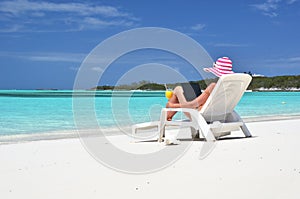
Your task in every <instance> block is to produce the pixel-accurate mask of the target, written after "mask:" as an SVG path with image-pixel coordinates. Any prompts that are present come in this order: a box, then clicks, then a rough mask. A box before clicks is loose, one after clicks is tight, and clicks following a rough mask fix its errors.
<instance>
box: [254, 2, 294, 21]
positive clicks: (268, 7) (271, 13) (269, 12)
mask: <svg viewBox="0 0 300 199" xmlns="http://www.w3.org/2000/svg"><path fill="white" fill-rule="evenodd" d="M296 1H297V0H267V1H265V2H264V3H260V4H252V5H250V6H251V7H253V8H254V9H256V10H258V11H260V12H261V13H262V14H263V15H265V16H268V17H271V18H273V17H277V16H278V15H279V14H278V12H279V9H280V8H282V7H284V6H285V4H287V5H291V4H294V3H295V2H296Z"/></svg>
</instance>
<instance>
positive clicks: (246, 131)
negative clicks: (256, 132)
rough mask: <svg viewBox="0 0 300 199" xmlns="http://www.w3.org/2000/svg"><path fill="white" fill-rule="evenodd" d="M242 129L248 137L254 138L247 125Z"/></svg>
mask: <svg viewBox="0 0 300 199" xmlns="http://www.w3.org/2000/svg"><path fill="white" fill-rule="evenodd" d="M241 129H242V131H243V133H244V134H245V136H246V137H252V135H251V133H250V131H249V129H248V128H247V126H246V124H243V126H241Z"/></svg>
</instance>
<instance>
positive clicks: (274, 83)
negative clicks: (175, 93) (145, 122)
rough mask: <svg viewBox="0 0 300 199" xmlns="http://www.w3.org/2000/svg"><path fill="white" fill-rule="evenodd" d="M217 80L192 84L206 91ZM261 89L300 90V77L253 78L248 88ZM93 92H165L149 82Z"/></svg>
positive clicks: (104, 86)
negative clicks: (196, 84) (197, 84)
mask: <svg viewBox="0 0 300 199" xmlns="http://www.w3.org/2000/svg"><path fill="white" fill-rule="evenodd" d="M216 80H217V79H209V80H205V81H204V80H200V81H191V82H192V83H199V85H200V88H201V89H205V88H206V87H207V85H209V83H211V82H213V81H216ZM177 85H180V83H175V84H168V87H169V88H175V86H177ZM260 88H265V89H270V88H279V89H281V90H285V89H289V88H300V75H297V76H276V77H253V78H252V81H251V83H250V85H249V87H248V89H249V90H259V89H260ZM92 89H93V90H138V89H140V90H165V86H164V85H163V84H158V83H154V82H149V81H140V82H135V83H132V84H128V85H117V86H109V85H103V86H97V87H95V88H92Z"/></svg>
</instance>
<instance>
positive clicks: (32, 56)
mask: <svg viewBox="0 0 300 199" xmlns="http://www.w3.org/2000/svg"><path fill="white" fill-rule="evenodd" d="M0 56H2V57H12V58H18V59H24V60H30V61H38V62H73V63H81V62H82V61H83V59H84V58H85V57H86V56H87V54H84V53H63V52H62V53H52V52H44V53H41V52H5V51H1V52H0Z"/></svg>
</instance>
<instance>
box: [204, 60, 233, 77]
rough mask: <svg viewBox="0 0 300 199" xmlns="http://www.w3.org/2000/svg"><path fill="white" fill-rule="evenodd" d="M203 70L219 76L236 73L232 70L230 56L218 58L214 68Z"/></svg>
mask: <svg viewBox="0 0 300 199" xmlns="http://www.w3.org/2000/svg"><path fill="white" fill-rule="evenodd" d="M203 70H204V71H206V72H211V73H213V74H214V75H216V76H217V77H221V76H222V75H226V74H233V73H234V72H233V71H232V61H231V60H230V59H229V58H228V57H221V58H219V59H217V61H216V63H214V66H213V67H212V68H204V69H203Z"/></svg>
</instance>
